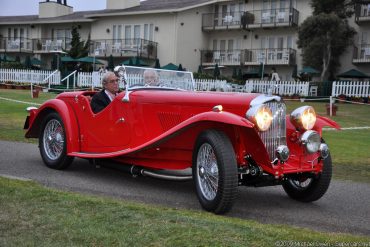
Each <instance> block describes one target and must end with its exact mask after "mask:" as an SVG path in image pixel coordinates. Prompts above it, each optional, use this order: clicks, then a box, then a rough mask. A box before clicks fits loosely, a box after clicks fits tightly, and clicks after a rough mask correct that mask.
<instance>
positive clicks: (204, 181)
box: [192, 130, 238, 214]
mask: <svg viewBox="0 0 370 247" xmlns="http://www.w3.org/2000/svg"><path fill="white" fill-rule="evenodd" d="M192 170H193V178H194V180H195V187H196V191H197V196H198V199H199V202H200V204H201V205H202V207H203V208H204V209H205V210H207V211H211V212H214V213H216V214H222V213H226V212H227V211H229V210H230V209H231V207H232V205H233V202H234V200H235V198H236V195H237V186H238V175H237V163H236V158H235V152H234V149H233V146H232V144H231V142H230V140H229V138H228V137H227V136H226V135H225V133H223V132H221V131H217V130H207V131H205V132H203V133H201V134H200V136H199V137H198V139H197V141H196V143H195V147H194V153H193V169H192Z"/></svg>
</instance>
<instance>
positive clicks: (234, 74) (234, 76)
mask: <svg viewBox="0 0 370 247" xmlns="http://www.w3.org/2000/svg"><path fill="white" fill-rule="evenodd" d="M237 77H238V74H237V73H236V67H233V75H232V76H231V78H234V79H235V78H237Z"/></svg>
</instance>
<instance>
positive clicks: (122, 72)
mask: <svg viewBox="0 0 370 247" xmlns="http://www.w3.org/2000/svg"><path fill="white" fill-rule="evenodd" d="M113 72H114V73H115V74H116V76H117V77H118V78H120V79H122V80H123V83H124V84H125V86H127V73H126V68H125V66H123V65H119V66H116V67H114V69H113Z"/></svg>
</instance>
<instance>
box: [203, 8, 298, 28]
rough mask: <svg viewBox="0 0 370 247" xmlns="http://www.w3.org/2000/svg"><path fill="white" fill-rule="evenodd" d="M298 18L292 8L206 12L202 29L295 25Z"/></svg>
mask: <svg viewBox="0 0 370 247" xmlns="http://www.w3.org/2000/svg"><path fill="white" fill-rule="evenodd" d="M298 18H299V12H298V11H297V10H296V9H294V8H287V9H269V10H252V11H247V12H226V13H207V14H203V16H202V29H203V30H223V29H241V28H244V29H255V28H261V27H279V26H284V27H286V26H297V25H298Z"/></svg>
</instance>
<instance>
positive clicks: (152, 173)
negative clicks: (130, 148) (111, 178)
mask: <svg viewBox="0 0 370 247" xmlns="http://www.w3.org/2000/svg"><path fill="white" fill-rule="evenodd" d="M93 164H95V165H96V166H97V167H98V166H100V165H101V166H104V167H108V168H113V169H117V170H120V171H123V172H125V173H129V174H131V175H132V176H133V177H137V176H140V175H142V176H147V177H153V178H157V179H164V180H172V181H188V180H192V179H193V176H192V173H191V169H190V168H189V169H185V170H179V171H177V170H148V169H145V168H143V167H140V166H135V165H122V164H117V163H115V162H113V161H107V160H105V161H104V162H97V160H95V159H94V160H93Z"/></svg>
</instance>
